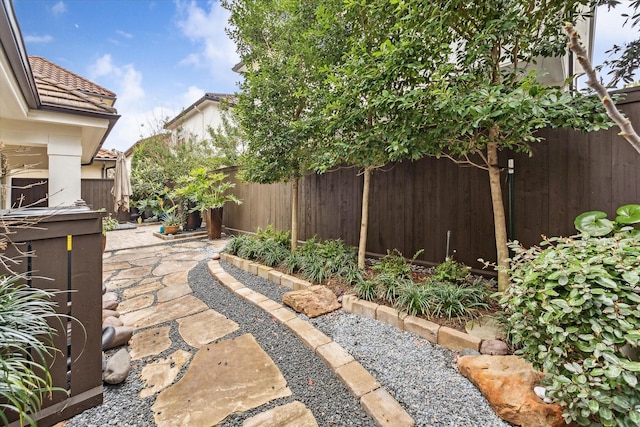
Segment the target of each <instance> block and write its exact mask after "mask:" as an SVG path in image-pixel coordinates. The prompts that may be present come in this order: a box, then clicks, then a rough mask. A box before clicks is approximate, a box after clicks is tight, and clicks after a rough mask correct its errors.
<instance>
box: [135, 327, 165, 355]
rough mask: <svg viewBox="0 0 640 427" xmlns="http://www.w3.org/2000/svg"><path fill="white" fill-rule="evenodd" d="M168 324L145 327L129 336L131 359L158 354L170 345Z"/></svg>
mask: <svg viewBox="0 0 640 427" xmlns="http://www.w3.org/2000/svg"><path fill="white" fill-rule="evenodd" d="M170 330H171V327H170V326H163V327H161V328H153V329H147V330H145V331H142V332H139V333H137V334H135V335H134V336H132V337H131V341H129V348H130V349H131V359H133V360H137V359H142V358H145V357H147V356H152V355H155V354H160V353H162V352H163V351H165V350H166V349H168V348H169V346H171V339H170V338H169V331H170Z"/></svg>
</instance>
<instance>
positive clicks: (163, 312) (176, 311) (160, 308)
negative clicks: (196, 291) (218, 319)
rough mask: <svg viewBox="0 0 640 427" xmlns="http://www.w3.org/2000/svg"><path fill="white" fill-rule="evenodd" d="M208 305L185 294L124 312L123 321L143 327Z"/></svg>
mask: <svg viewBox="0 0 640 427" xmlns="http://www.w3.org/2000/svg"><path fill="white" fill-rule="evenodd" d="M208 308H209V307H207V305H206V304H205V303H203V302H202V301H200V300H199V299H198V298H196V297H194V296H191V295H185V296H183V297H180V298H177V299H174V300H171V301H167V302H165V303H164V304H161V305H154V306H151V307H147V308H143V309H142V310H138V311H132V312H130V313H127V314H123V315H122V316H121V317H122V321H123V322H124V324H125V325H128V326H131V327H133V329H143V328H148V327H149V326H154V325H158V324H160V323H164V322H168V321H170V320H175V319H179V318H181V317H186V316H190V315H192V314H196V313H199V312H201V311H205V310H206V309H208Z"/></svg>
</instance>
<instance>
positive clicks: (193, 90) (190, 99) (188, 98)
mask: <svg viewBox="0 0 640 427" xmlns="http://www.w3.org/2000/svg"><path fill="white" fill-rule="evenodd" d="M204 94H205V91H204V90H202V89H200V88H199V87H196V86H189V89H187V91H186V92H185V93H184V94H182V103H183V105H185V106H186V105H191V104H193V103H194V102H196V101H197V100H198V99H200V98H202V97H203V96H204Z"/></svg>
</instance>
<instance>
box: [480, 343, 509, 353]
mask: <svg viewBox="0 0 640 427" xmlns="http://www.w3.org/2000/svg"><path fill="white" fill-rule="evenodd" d="M480 353H482V354H488V355H489V356H504V355H507V354H509V346H508V345H507V343H505V342H504V341H500V340H486V341H482V344H480Z"/></svg>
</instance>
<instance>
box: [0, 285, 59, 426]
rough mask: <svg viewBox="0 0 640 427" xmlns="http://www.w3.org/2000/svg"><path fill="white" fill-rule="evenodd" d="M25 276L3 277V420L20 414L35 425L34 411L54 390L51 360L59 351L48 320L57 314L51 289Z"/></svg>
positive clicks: (23, 421)
mask: <svg viewBox="0 0 640 427" xmlns="http://www.w3.org/2000/svg"><path fill="white" fill-rule="evenodd" d="M23 279H24V278H23V277H21V276H0V343H2V344H1V345H0V408H1V410H0V421H2V423H3V424H4V425H8V424H9V422H8V418H7V417H8V415H10V414H11V413H14V414H17V415H18V416H19V422H20V425H24V424H26V423H28V424H30V425H33V426H35V425H36V422H35V420H34V419H33V418H32V414H34V413H36V412H37V411H38V410H40V408H41V406H42V400H43V396H45V395H47V394H49V393H51V391H53V390H57V391H64V390H58V389H54V388H53V387H52V379H51V375H50V374H49V370H48V365H47V359H48V358H49V357H50V356H51V355H53V354H54V353H55V352H56V351H57V350H56V348H55V347H54V346H53V344H52V339H53V335H54V332H55V331H54V329H53V328H52V327H51V326H49V325H48V323H47V319H48V318H50V317H55V316H57V315H56V314H55V303H54V302H53V301H52V300H51V297H52V295H51V294H50V293H49V292H46V291H43V290H40V289H36V288H29V287H27V286H26V285H24V284H21V283H20V282H21V281H22V280H23Z"/></svg>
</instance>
